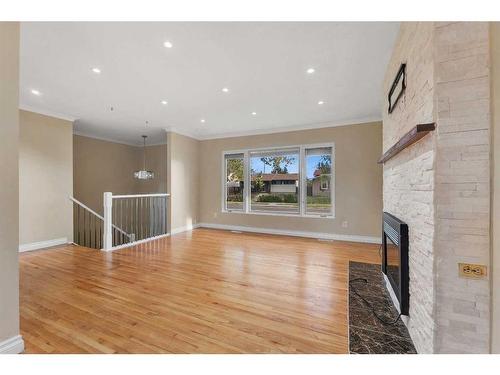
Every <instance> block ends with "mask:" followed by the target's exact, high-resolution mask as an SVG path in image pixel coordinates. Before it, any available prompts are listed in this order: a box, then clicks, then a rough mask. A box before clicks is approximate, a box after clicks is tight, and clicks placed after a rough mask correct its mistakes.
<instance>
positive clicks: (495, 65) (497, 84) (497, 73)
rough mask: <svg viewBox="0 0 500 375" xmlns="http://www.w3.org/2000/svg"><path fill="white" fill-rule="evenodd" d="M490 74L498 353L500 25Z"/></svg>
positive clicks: (498, 339) (497, 344)
mask: <svg viewBox="0 0 500 375" xmlns="http://www.w3.org/2000/svg"><path fill="white" fill-rule="evenodd" d="M490 33H491V34H490V35H491V68H492V69H491V73H492V85H491V95H492V119H493V121H492V125H493V126H492V151H493V158H492V165H491V172H492V198H493V199H492V207H491V218H492V223H491V224H492V225H491V228H492V238H491V243H492V314H491V315H492V319H491V320H492V343H491V351H492V352H493V353H500V23H499V22H492V23H491V30H490Z"/></svg>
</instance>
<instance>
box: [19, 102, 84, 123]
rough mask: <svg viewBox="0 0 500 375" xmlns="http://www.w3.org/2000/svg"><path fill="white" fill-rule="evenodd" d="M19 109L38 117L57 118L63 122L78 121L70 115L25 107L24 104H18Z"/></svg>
mask: <svg viewBox="0 0 500 375" xmlns="http://www.w3.org/2000/svg"><path fill="white" fill-rule="evenodd" d="M19 109H20V110H22V111H28V112H33V113H38V114H39V115H44V116H49V117H54V118H58V119H60V120H65V121H71V122H75V121H76V120H78V118H77V117H74V116H71V115H66V114H63V113H59V112H52V111H47V110H45V109H40V108H35V107H33V106H30V105H25V104H20V105H19Z"/></svg>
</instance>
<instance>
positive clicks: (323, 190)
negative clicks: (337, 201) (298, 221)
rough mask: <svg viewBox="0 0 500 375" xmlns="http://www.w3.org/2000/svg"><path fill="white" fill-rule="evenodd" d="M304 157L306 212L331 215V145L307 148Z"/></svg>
mask: <svg viewBox="0 0 500 375" xmlns="http://www.w3.org/2000/svg"><path fill="white" fill-rule="evenodd" d="M305 159H306V183H307V194H306V207H305V208H306V213H307V214H312V215H331V213H332V192H331V191H330V185H331V184H330V182H331V178H332V147H316V148H307V149H306V150H305Z"/></svg>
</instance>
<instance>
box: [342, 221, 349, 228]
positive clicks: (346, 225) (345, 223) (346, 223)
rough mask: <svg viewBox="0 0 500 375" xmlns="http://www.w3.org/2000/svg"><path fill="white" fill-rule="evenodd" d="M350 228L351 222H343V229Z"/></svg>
mask: <svg viewBox="0 0 500 375" xmlns="http://www.w3.org/2000/svg"><path fill="white" fill-rule="evenodd" d="M348 226H349V222H348V221H347V220H344V221H343V222H342V228H347V227H348Z"/></svg>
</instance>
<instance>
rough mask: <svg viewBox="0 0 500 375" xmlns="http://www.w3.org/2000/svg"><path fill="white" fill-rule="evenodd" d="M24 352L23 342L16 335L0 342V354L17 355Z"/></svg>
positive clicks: (20, 337)
mask: <svg viewBox="0 0 500 375" xmlns="http://www.w3.org/2000/svg"><path fill="white" fill-rule="evenodd" d="M22 352H24V340H23V337H22V336H21V335H17V336H14V337H11V338H10V339H7V340H5V341H2V342H0V354H18V353H22Z"/></svg>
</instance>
